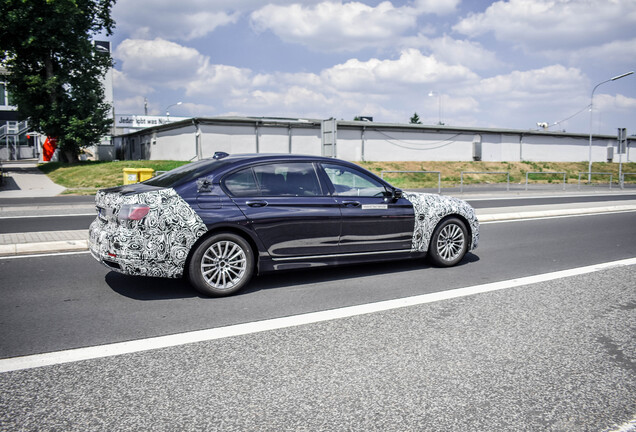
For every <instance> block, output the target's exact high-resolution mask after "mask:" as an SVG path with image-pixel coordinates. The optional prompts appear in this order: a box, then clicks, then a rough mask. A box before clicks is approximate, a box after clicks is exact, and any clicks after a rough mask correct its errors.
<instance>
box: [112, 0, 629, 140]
mask: <svg viewBox="0 0 636 432" xmlns="http://www.w3.org/2000/svg"><path fill="white" fill-rule="evenodd" d="M112 14H113V18H114V19H115V21H116V23H117V24H116V28H115V32H114V34H113V36H112V37H111V38H110V40H111V42H112V46H113V57H114V59H115V73H114V91H115V110H116V112H117V113H119V114H142V113H143V110H144V98H147V100H148V106H149V114H156V115H160V114H165V108H166V107H167V106H169V105H171V104H174V103H176V102H179V101H180V102H182V104H181V105H179V106H176V107H172V108H171V109H170V114H171V115H174V116H223V115H241V116H274V117H304V118H316V119H323V118H330V117H336V118H339V119H345V120H352V119H353V118H354V117H355V116H359V115H362V116H372V117H374V120H375V121H378V122H389V123H408V121H409V118H410V117H411V115H412V114H413V113H414V112H417V113H418V115H419V116H420V118H421V120H422V122H423V123H425V124H435V123H437V122H438V121H439V120H440V118H441V120H442V121H443V122H444V123H446V124H448V125H456V126H479V127H501V128H511V129H537V122H546V123H548V124H549V125H550V127H549V129H550V130H566V131H567V132H581V133H588V132H589V128H590V113H589V110H588V109H587V108H586V107H587V106H588V105H589V103H590V95H591V92H592V88H593V87H594V86H595V85H596V84H598V83H599V82H601V81H604V80H606V79H609V78H611V77H614V76H616V75H619V74H622V73H624V72H628V71H631V70H635V69H636V0H509V1H496V2H488V1H467V0H464V1H461V0H400V1H398V0H393V1H320V0H306V1H285V0H272V1H266V0H232V1H230V0H216V1H206V0H181V1H179V2H174V1H163V0H118V2H117V3H116V4H115V6H114V8H113V11H112ZM429 94H432V95H430V96H429ZM618 127H625V128H627V130H628V133H629V134H634V133H636V74H634V75H632V76H629V77H626V78H623V79H621V80H617V81H613V82H610V83H606V84H603V85H602V86H600V87H599V88H598V89H597V91H596V92H595V95H594V112H593V131H594V133H598V132H601V133H609V134H615V133H616V128H618Z"/></svg>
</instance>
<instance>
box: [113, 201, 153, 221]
mask: <svg viewBox="0 0 636 432" xmlns="http://www.w3.org/2000/svg"><path fill="white" fill-rule="evenodd" d="M149 211H150V207H148V206H147V205H145V204H124V205H123V206H121V208H120V209H119V213H118V214H117V219H119V220H141V219H143V218H144V217H145V216H146V215H147V214H148V212H149Z"/></svg>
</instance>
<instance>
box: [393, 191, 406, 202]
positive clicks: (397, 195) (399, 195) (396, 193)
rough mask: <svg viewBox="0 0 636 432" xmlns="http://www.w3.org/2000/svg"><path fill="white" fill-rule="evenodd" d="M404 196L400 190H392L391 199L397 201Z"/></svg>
mask: <svg viewBox="0 0 636 432" xmlns="http://www.w3.org/2000/svg"><path fill="white" fill-rule="evenodd" d="M403 196H404V194H403V193H402V189H393V199H394V200H399V199H400V198H402V197H403Z"/></svg>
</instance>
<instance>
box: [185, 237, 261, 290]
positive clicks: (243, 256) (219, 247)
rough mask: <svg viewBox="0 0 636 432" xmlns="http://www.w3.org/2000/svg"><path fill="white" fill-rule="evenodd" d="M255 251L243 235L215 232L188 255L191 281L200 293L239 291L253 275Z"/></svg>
mask: <svg viewBox="0 0 636 432" xmlns="http://www.w3.org/2000/svg"><path fill="white" fill-rule="evenodd" d="M253 272H254V253H253V252H252V248H251V247H250V245H249V243H247V241H245V239H244V238H243V237H240V236H238V235H236V234H231V233H220V234H214V235H212V236H210V237H208V238H207V239H205V240H204V241H203V242H202V243H201V244H199V246H198V247H197V248H196V250H195V251H194V253H193V254H192V258H191V259H190V265H189V267H188V276H189V280H190V283H191V284H192V286H194V288H195V289H196V290H197V291H199V292H200V293H201V294H204V295H206V296H212V297H223V296H228V295H230V294H234V293H235V292H237V291H239V290H240V289H242V288H243V287H245V285H247V283H248V282H249V281H250V279H251V278H252V273H253Z"/></svg>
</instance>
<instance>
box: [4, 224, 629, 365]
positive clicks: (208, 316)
mask: <svg viewBox="0 0 636 432" xmlns="http://www.w3.org/2000/svg"><path fill="white" fill-rule="evenodd" d="M635 222H636V213H634V212H632V213H619V214H609V215H597V216H586V217H574V218H562V219H549V220H535V221H525V222H509V223H499V224H485V225H482V228H481V239H480V246H479V248H478V249H477V250H476V251H475V253H474V254H469V255H467V258H466V259H465V261H464V262H463V264H462V265H460V266H458V267H455V268H450V269H438V268H432V267H430V266H429V265H428V264H427V263H426V262H422V261H419V260H416V261H406V262H396V263H383V264H370V265H362V266H354V267H346V268H330V269H317V270H312V271H306V270H305V271H302V272H292V273H281V274H270V275H264V276H261V277H257V278H255V279H254V280H253V281H252V283H251V285H250V286H249V287H248V289H247V290H245V291H243V292H242V293H241V294H239V295H237V296H233V297H229V298H223V299H207V298H200V297H199V295H198V294H197V293H196V291H194V290H193V289H192V288H191V287H190V286H189V285H188V284H187V283H186V282H184V281H182V280H171V279H161V278H145V277H131V276H125V275H121V274H119V273H115V272H112V271H109V269H107V268H106V267H103V266H102V265H100V264H99V263H98V262H97V261H95V260H94V259H93V258H92V257H91V256H90V254H88V253H85V254H78V255H57V256H47V257H41V258H37V257H34V258H14V259H4V260H0V275H2V280H3V282H2V285H3V286H4V288H3V296H2V298H1V299H0V324H1V325H2V327H3V329H4V331H3V332H2V333H1V334H0V358H1V357H11V356H18V355H26V354H34V353H39V352H48V351H57V350H62V349H68V348H76V347H82V346H87V345H95V344H103V343H109V342H120V341H125V340H131V339H138V338H144V337H150V336H158V335H163V334H171V333H179V332H184V331H191V330H198V329H205V328H211V327H219V326H224V325H231V324H238V323H243V322H249V321H254V320H261V319H268V318H274V317H280V316H288V315H296V314H301V313H307V312H313V311H318V310H326V309H333V308H338V307H342V306H350V305H356V304H364V303H369V302H375V301H381V300H388V299H394V298H400V297H406V296H412V295H418V294H425V293H431V292H438V291H443V290H448V289H453V288H458V287H463V286H469V285H474V284H482V283H488V282H495V281H499V280H507V279H512V278H518V277H523V276H530V275H535V274H540V273H546V272H552V271H556V270H564V269H568V268H573V267H580V266H585V265H591V264H595V263H599V262H607V261H614V260H618V259H623V258H631V257H636V242H635V241H634V239H636V223H635Z"/></svg>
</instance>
